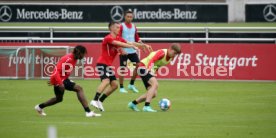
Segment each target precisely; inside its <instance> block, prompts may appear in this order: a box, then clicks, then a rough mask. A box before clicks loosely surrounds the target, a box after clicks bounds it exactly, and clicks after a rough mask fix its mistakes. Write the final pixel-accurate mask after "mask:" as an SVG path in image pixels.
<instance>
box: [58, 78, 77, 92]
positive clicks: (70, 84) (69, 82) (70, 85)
mask: <svg viewBox="0 0 276 138" xmlns="http://www.w3.org/2000/svg"><path fill="white" fill-rule="evenodd" d="M63 85H64V88H65V90H68V91H74V87H75V85H76V83H75V82H73V81H72V80H69V79H65V80H64V81H63ZM54 92H55V95H56V96H63V94H64V91H60V88H59V86H54Z"/></svg>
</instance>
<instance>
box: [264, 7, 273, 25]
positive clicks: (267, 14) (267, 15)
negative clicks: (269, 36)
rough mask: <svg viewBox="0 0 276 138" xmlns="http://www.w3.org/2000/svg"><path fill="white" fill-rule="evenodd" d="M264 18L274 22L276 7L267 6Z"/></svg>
mask: <svg viewBox="0 0 276 138" xmlns="http://www.w3.org/2000/svg"><path fill="white" fill-rule="evenodd" d="M263 14H264V18H265V20H266V21H269V22H273V21H275V20H276V7H275V6H274V5H272V4H270V5H266V6H265V8H264V10H263Z"/></svg>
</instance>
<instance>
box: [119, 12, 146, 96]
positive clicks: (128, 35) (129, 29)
mask: <svg viewBox="0 0 276 138" xmlns="http://www.w3.org/2000/svg"><path fill="white" fill-rule="evenodd" d="M132 20H133V13H132V11H131V10H128V11H126V12H125V22H124V23H122V24H121V26H120V33H119V36H121V37H122V38H124V39H125V40H127V41H128V42H138V43H142V41H141V39H140V37H139V35H138V33H137V28H136V26H135V25H134V24H133V23H132ZM123 50H124V53H125V54H122V55H120V66H121V67H126V66H127V60H128V59H129V60H130V61H131V62H132V63H133V65H134V66H136V68H135V69H134V71H133V75H132V76H131V80H130V83H129V85H128V89H129V90H132V91H133V92H134V93H138V92H139V91H138V89H137V88H136V87H135V86H134V82H135V79H136V77H137V65H138V63H139V62H140V60H139V56H138V54H137V51H136V50H135V49H133V48H124V49H123ZM119 81H120V92H121V93H127V92H128V91H127V90H126V89H125V88H124V76H123V75H120V74H119Z"/></svg>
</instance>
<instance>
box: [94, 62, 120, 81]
mask: <svg viewBox="0 0 276 138" xmlns="http://www.w3.org/2000/svg"><path fill="white" fill-rule="evenodd" d="M96 70H97V72H98V74H99V76H100V78H101V81H102V80H104V79H109V80H110V82H112V81H114V80H116V76H115V72H114V71H113V70H112V68H111V66H107V65H105V64H101V63H98V64H97V65H96Z"/></svg>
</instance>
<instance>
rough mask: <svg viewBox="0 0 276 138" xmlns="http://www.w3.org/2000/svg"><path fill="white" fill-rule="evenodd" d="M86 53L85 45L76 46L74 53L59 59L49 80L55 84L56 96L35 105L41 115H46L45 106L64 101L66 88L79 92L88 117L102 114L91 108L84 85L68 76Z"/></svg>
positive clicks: (79, 97)
mask: <svg viewBox="0 0 276 138" xmlns="http://www.w3.org/2000/svg"><path fill="white" fill-rule="evenodd" d="M86 53H87V51H86V48H85V47H83V46H76V47H75V48H74V50H73V52H72V53H70V54H67V55H65V56H63V57H62V58H61V59H60V60H59V62H58V63H57V65H56V67H55V70H54V72H53V74H52V75H51V78H50V81H49V82H48V84H49V85H53V86H54V92H55V97H53V98H51V99H49V100H48V101H46V102H44V103H41V104H39V105H36V106H35V110H36V111H37V112H38V113H39V114H40V115H42V116H46V114H45V112H44V111H43V108H45V107H47V106H51V105H54V104H56V103H59V102H62V99H63V94H64V90H65V89H66V90H69V91H74V92H76V93H77V96H78V99H79V101H80V103H81V104H82V106H83V108H84V110H85V113H86V114H85V115H86V117H94V116H101V114H96V113H94V112H92V111H91V110H90V109H89V107H88V103H87V100H86V98H85V96H84V92H83V89H82V87H81V86H79V85H77V84H76V83H75V82H73V81H71V80H69V78H68V77H69V76H70V74H71V71H72V69H73V68H74V67H75V65H76V63H77V61H78V59H80V60H81V59H82V58H83V57H84V55H85V54H86Z"/></svg>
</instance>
